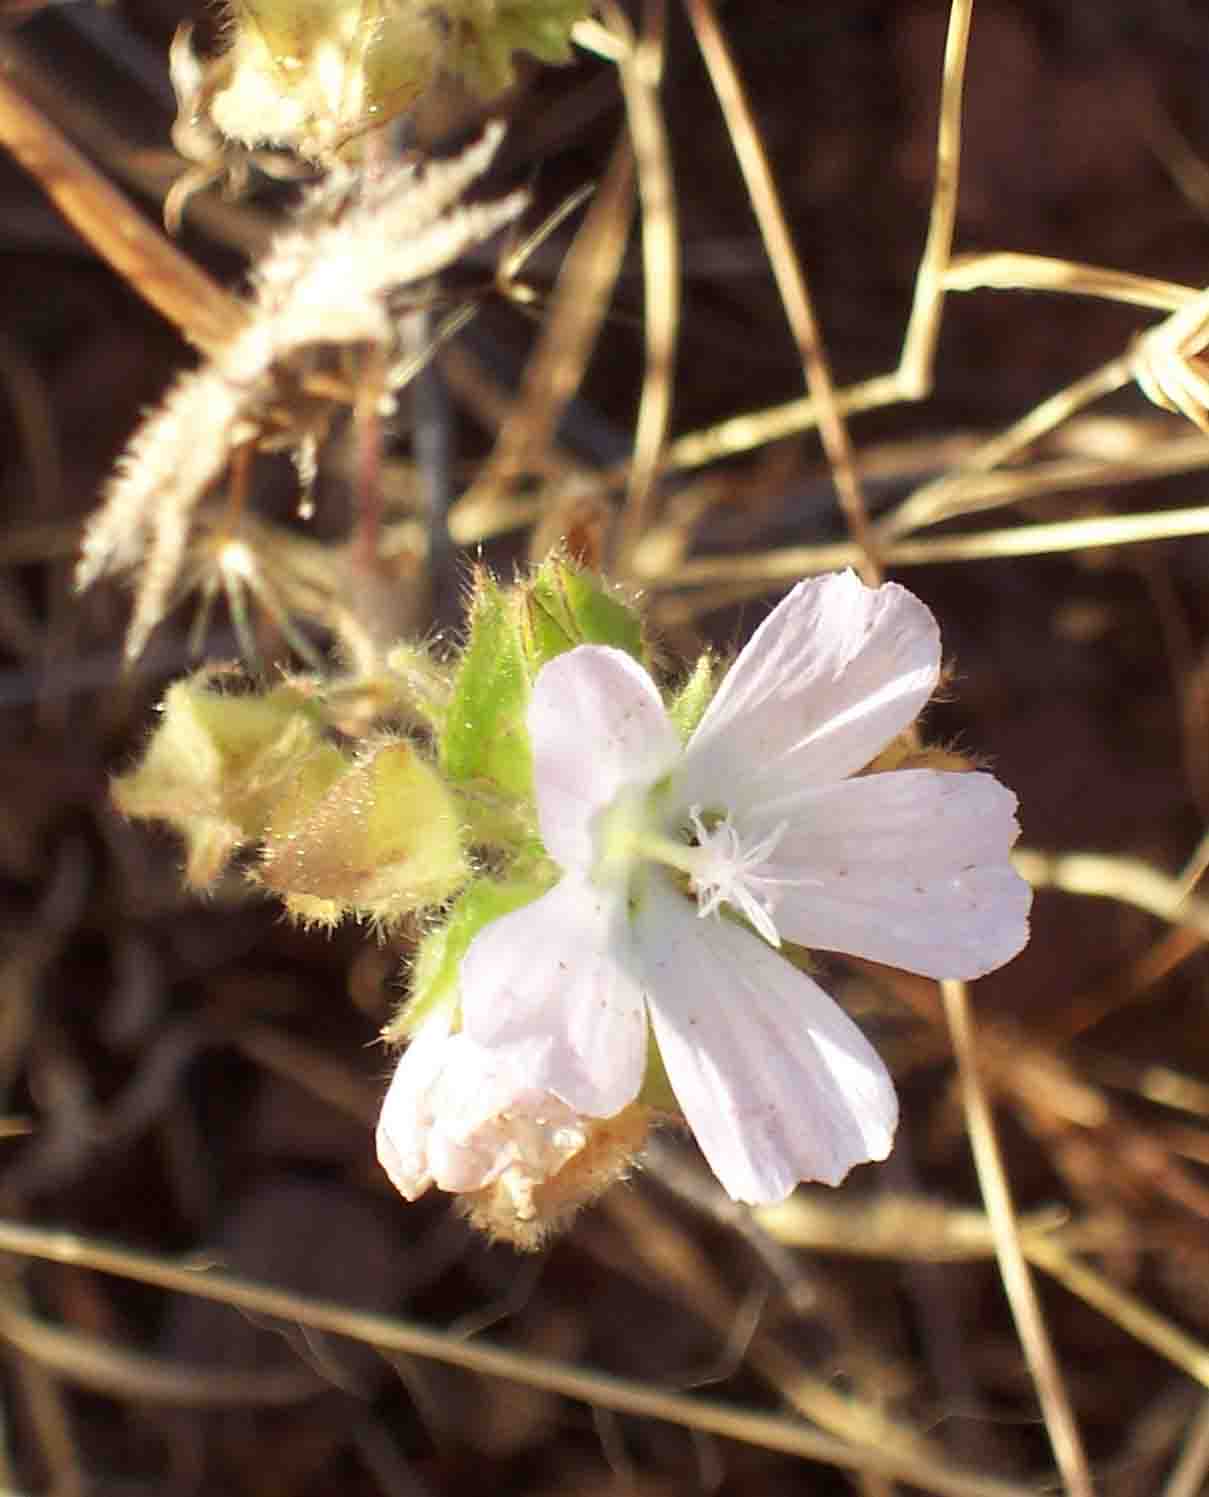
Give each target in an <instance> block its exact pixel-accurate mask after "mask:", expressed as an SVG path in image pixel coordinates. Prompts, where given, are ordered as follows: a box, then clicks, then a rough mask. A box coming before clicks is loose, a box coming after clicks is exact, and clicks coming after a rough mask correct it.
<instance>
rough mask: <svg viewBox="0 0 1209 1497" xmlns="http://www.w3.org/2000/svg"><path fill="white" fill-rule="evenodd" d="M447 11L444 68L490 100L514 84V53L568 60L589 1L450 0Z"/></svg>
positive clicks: (446, 6) (551, 59) (540, 58)
mask: <svg viewBox="0 0 1209 1497" xmlns="http://www.w3.org/2000/svg"><path fill="white" fill-rule="evenodd" d="M444 9H445V13H446V17H445V18H446V22H447V24H448V26H449V29H450V38H449V43H448V46H447V49H446V52H445V57H444V62H445V66H446V67H447V68H448V69H449V71H450V72H455V73H457V74H459V75H460V76H461V78H462V81H463V82H464V83H465V84H466V85H467V86H468V87H469V88H471V89H472V90H473V91H474V92H475V93H477V94H478V95H479V97H480V98H484V99H486V98H491V97H492V96H493V95H495V94H498V93H500V92H502V91H503V90H504V89H505V88H508V87H509V86H510V85H511V84H512V81H513V76H514V67H513V62H512V58H513V54H514V53H516V52H528V53H529V54H530V55H531V56H533V57H536V58H538V59H539V60H540V61H541V62H555V63H557V62H566V61H568V59H569V58H570V56H571V46H570V40H571V28H572V27H573V26H574V25H575V23H576V21H580V20H582V19H583V17H584V16H586V15H587V13H588V11H589V10H590V9H591V0H447V3H446V5H445V7H444Z"/></svg>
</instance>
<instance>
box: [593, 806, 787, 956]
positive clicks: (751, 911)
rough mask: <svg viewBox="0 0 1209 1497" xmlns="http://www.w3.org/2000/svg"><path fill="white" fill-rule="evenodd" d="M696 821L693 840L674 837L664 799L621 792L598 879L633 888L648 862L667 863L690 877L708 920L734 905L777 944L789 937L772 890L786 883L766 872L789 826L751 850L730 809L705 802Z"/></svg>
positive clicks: (605, 822) (606, 831)
mask: <svg viewBox="0 0 1209 1497" xmlns="http://www.w3.org/2000/svg"><path fill="white" fill-rule="evenodd" d="M689 823H690V826H691V830H692V834H693V837H694V839H695V841H694V843H693V844H689V843H688V842H686V841H682V840H680V839H678V838H676V837H671V836H669V835H668V834H667V832H666V831H665V830H664V820H663V818H662V817H661V816H660V814H659V808H658V797H657V796H655V795H653V794H650V793H626V794H624V795H622V796H619V797H618V799H617V800H616V801H615V802H614V803H613V805H612V806H610V807H609V809H608V811H607V812H606V813H605V815H604V816H603V817H602V820H601V827H600V840H599V844H598V845H599V849H600V851H599V855H598V857H597V860H596V866H595V868H594V870H593V873H594V876H595V878H596V880H597V881H598V882H599V883H602V884H614V885H616V884H619V883H620V884H625V885H626V886H630V885H631V884H632V880H633V876H634V874H635V873H636V872H637V870H638V868H639V866H640V865H641V864H643V863H659V864H662V865H663V867H665V868H671V869H673V870H675V872H677V873H681V874H684V875H685V876H686V877H687V878H688V880H689V882H690V884H691V886H692V891H693V893H694V894H695V895H696V898H697V913H698V914H699V915H700V916H701V917H702V919H704V918H705V917H706V916H707V915H716V914H717V913H718V910H719V909H720V907H721V906H722V905H724V904H729V905H730V906H731V907H732V908H733V909H735V910H737V911H738V912H739V913H740V914H741V915H743V916H744V917H745V918H746V919H747V920H748V921H749V922H750V923H751V925H752V926H753V927H754V928H755V929H756V930H757V931H759V933H760V935H762V936H763V937H764V939H765V940H766V941H767V942H768V943H769V945H770V946H777V947H779V946H780V944H781V937H780V934H779V933H778V931H777V927H776V924H775V923H774V921H773V915H772V912H773V905H774V895H773V893H772V889H773V886H774V885H775V884H776V883H777V882H779V881H778V880H777V879H776V878H773V877H770V876H768V875H767V874H764V873H762V872H761V871H760V870H761V869H762V868H763V867H764V865H765V864H766V862H767V860H768V858H769V857H770V856H771V855H772V852H773V850H774V848H775V847H776V845H777V843H778V842H780V840H781V838H782V837H783V836H784V834H785V828H786V825H787V823H785V822H782V823H781V824H780V825H779V826H777V827H775V828H774V829H773V831H772V832H770V833H769V835H768V836H767V837H764V838H762V839H761V841H759V842H757V843H755V844H754V845H753V846H750V847H744V845H743V839H742V837H741V835H740V833H739V829H738V828H737V827H736V826H735V824H734V822H733V821H732V820H731V818H730V816H729V815H727V814H717V813H713V812H706V813H705V814H704V815H703V814H702V810H701V807H700V806H693V807H692V809H691V810H690V811H689ZM685 830H686V832H687V831H688V830H689V829H688V828H686V829H685Z"/></svg>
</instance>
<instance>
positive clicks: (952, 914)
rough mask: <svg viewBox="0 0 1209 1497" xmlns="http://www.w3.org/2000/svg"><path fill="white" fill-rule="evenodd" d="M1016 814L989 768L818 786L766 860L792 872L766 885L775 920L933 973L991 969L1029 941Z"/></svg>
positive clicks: (770, 869)
mask: <svg viewBox="0 0 1209 1497" xmlns="http://www.w3.org/2000/svg"><path fill="white" fill-rule="evenodd" d="M1015 813H1016V797H1015V796H1014V795H1013V794H1012V793H1011V791H1010V790H1006V789H1005V788H1004V787H1003V786H1002V785H1000V784H999V782H998V781H997V780H994V779H992V778H991V776H990V775H987V774H946V773H941V772H939V771H937V770H928V769H914V770H900V771H897V772H895V773H892V774H873V775H863V776H858V777H857V778H856V779H853V780H846V781H844V782H842V783H841V784H838V785H829V786H826V787H825V788H823V789H821V790H816V791H814V792H812V793H811V794H810V795H809V796H807V797H804V798H803V799H802V802H801V804H800V806H799V807H798V808H797V810H796V812H795V816H794V819H793V820H792V821H791V823H790V825H789V827H788V829H787V830H786V832H785V834H784V836H783V837H782V838H781V839H780V841H779V842H778V843H777V846H776V849H775V851H774V852H773V855H772V857H771V858H770V859H769V860H768V862H767V863H766V864H765V866H764V868H763V869H762V870H761V871H762V872H763V873H764V874H765V875H767V876H768V877H769V878H770V879H773V880H783V881H784V882H780V883H777V882H774V883H772V884H771V885H770V886H767V892H769V893H770V894H771V897H772V906H773V907H772V916H773V919H774V921H775V922H776V926H777V929H778V930H779V931H780V933H781V936H782V938H783V939H785V940H789V941H796V942H798V943H799V944H800V945H803V946H810V947H816V948H818V949H820V950H823V951H844V952H849V953H851V954H852V955H854V956H863V957H867V958H868V959H869V960H870V961H875V962H886V963H888V964H889V965H890V966H894V967H904V968H906V969H907V971H909V972H919V973H922V974H923V975H924V976H925V977H960V978H971V977H981V976H982V975H983V973H986V972H990V971H993V970H994V969H995V968H996V967H1000V966H1002V965H1003V963H1004V962H1006V961H1009V960H1010V959H1011V958H1012V957H1014V956H1015V955H1016V953H1017V952H1018V951H1019V950H1020V949H1021V947H1022V946H1023V945H1024V943H1025V941H1026V940H1027V939H1028V912H1029V906H1030V904H1031V902H1032V890H1031V889H1030V888H1029V886H1028V885H1027V884H1026V883H1025V882H1024V880H1023V879H1022V878H1021V877H1020V876H1019V874H1017V873H1016V872H1015V870H1014V869H1013V868H1012V866H1011V864H1010V862H1009V861H1008V852H1009V849H1010V848H1011V846H1012V844H1013V842H1015V840H1016V837H1017V834H1018V832H1019V827H1018V825H1017V823H1016V814H1015ZM754 834H755V833H754V832H753V835H754Z"/></svg>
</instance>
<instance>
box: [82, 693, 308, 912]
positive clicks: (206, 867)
mask: <svg viewBox="0 0 1209 1497" xmlns="http://www.w3.org/2000/svg"><path fill="white" fill-rule="evenodd" d="M221 681H222V677H221V675H220V674H219V672H217V671H215V670H207V671H202V672H199V673H198V674H197V675H195V676H192V677H190V678H189V679H188V680H185V681H178V682H177V683H176V684H175V685H174V686H171V687H169V688H168V691H167V693H166V695H165V697H164V700H163V703H162V704H161V706H160V715H161V720H160V723H159V726H158V727H157V728H156V730H155V732H154V733H153V734H152V735H151V738H150V740H149V742H148V744H147V748H146V751H145V753H144V755H143V758H142V762H141V763H140V764H139V765H138V766H137V768H135V769H133V770H131V771H130V773H129V774H125V775H120V776H118V778H117V779H115V780H114V782H113V786H112V794H113V799H114V803H115V805H116V806H117V808H118V810H119V811H121V812H122V813H123V814H124V815H126V816H136V817H140V818H148V819H154V820H158V821H166V822H167V823H168V824H169V825H170V826H172V827H173V828H174V829H175V830H176V831H177V832H178V833H179V834H180V835H181V836H182V837H183V838H184V841H185V847H186V858H185V879H186V882H187V883H188V884H189V886H190V887H191V888H194V889H204V888H207V887H208V886H209V885H210V884H212V883H213V882H214V880H215V879H216V878H217V877H218V875H219V874H220V873H221V872H222V870H223V868H224V867H225V866H226V864H227V862H228V861H229V859H230V858H231V856H232V855H233V854H234V853H235V852H236V851H237V849H238V848H240V847H241V846H243V845H245V844H246V843H249V842H254V841H256V840H257V839H258V838H259V837H260V835H261V834H262V832H263V830H264V828H265V826H266V824H267V822H268V820H269V817H270V815H271V814H272V809H273V806H274V804H275V802H276V798H277V796H278V795H279V794H280V792H281V790H282V788H283V787H284V786H286V785H288V784H290V783H291V782H292V781H293V779H294V777H295V776H296V775H297V773H298V771H299V768H300V766H301V765H302V764H303V763H305V762H306V761H307V760H308V759H310V758H311V757H312V756H313V755H314V754H315V753H316V751H317V749H319V747H320V736H319V734H320V729H319V725H318V721H317V718H316V717H315V716H314V714H313V712H312V710H311V706H310V703H309V701H308V698H307V697H306V695H305V694H304V693H303V692H302V691H300V690H299V689H297V688H296V687H293V686H279V687H277V688H276V689H275V690H273V691H270V692H267V693H266V694H264V695H261V696H251V695H249V696H239V695H234V694H232V693H229V692H224V691H223V690H222V689H221Z"/></svg>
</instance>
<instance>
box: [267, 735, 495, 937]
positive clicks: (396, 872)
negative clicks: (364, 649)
mask: <svg viewBox="0 0 1209 1497" xmlns="http://www.w3.org/2000/svg"><path fill="white" fill-rule="evenodd" d="M467 871H468V869H467V863H466V859H465V855H464V853H463V851H462V838H461V829H460V825H459V819H458V814H457V808H456V806H455V803H454V801H453V798H452V796H451V795H450V793H449V791H448V789H447V788H446V786H445V785H444V783H443V782H442V780H441V778H440V776H439V775H438V774H437V773H436V771H435V770H433V769H432V768H431V767H430V766H429V765H428V764H426V763H425V762H424V760H423V759H422V758H421V757H420V754H419V753H418V751H417V750H416V748H415V747H414V745H413V744H411V743H410V742H408V740H407V739H385V740H383V741H381V742H379V743H376V744H372V745H371V746H370V747H369V748H368V749H366V750H365V751H364V753H363V754H362V756H361V757H360V758H359V759H358V760H357V762H356V763H355V764H353V765H351V766H349V767H347V768H345V769H344V770H343V772H342V773H340V774H339V775H338V776H336V777H334V778H333V779H332V780H331V781H330V783H329V784H328V785H327V786H326V787H325V788H324V790H323V793H322V794H320V795H319V796H318V797H313V791H312V790H311V788H309V787H307V786H302V787H300V789H299V791H298V793H297V794H296V795H295V796H294V797H292V798H290V799H289V800H286V801H284V802H283V803H282V806H281V807H280V808H279V812H278V814H276V815H275V816H274V818H273V822H272V825H271V826H270V828H269V830H268V833H267V835H266V836H265V839H264V856H263V860H262V862H261V866H260V869H259V879H260V881H261V882H262V883H264V884H265V885H266V886H267V887H269V888H271V889H274V890H275V891H276V892H277V893H279V894H281V895H283V896H284V897H285V898H286V900H287V903H288V904H291V907H292V908H293V909H294V910H295V911H296V912H297V913H298V914H299V915H300V916H301V917H302V918H303V919H309V920H312V921H318V922H323V923H329V922H330V920H331V918H333V917H334V916H335V915H336V912H337V911H342V912H343V913H345V914H349V915H354V916H358V917H361V918H365V919H370V920H373V921H375V922H378V923H379V924H382V925H389V924H392V923H393V922H395V921H396V920H398V919H400V918H401V917H402V916H404V915H407V914H410V913H411V912H413V911H415V910H418V909H421V908H423V907H424V906H425V905H430V904H440V903H442V902H443V901H444V900H446V899H448V898H449V896H450V895H451V894H453V893H454V892H455V891H456V890H457V889H458V888H459V887H460V885H461V884H462V883H463V882H464V881H465V879H466V875H467ZM316 901H328V902H329V904H328V905H324V904H323V903H316Z"/></svg>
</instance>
